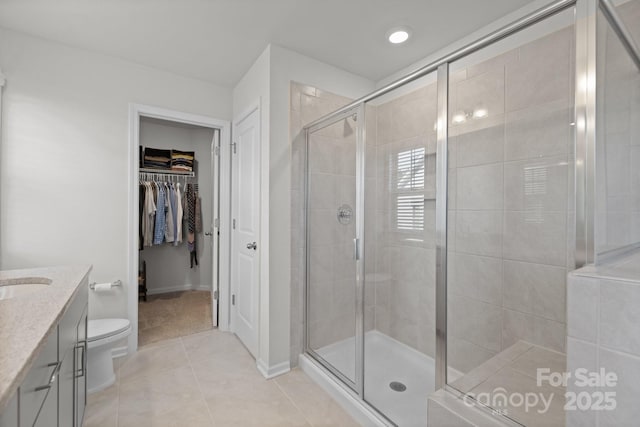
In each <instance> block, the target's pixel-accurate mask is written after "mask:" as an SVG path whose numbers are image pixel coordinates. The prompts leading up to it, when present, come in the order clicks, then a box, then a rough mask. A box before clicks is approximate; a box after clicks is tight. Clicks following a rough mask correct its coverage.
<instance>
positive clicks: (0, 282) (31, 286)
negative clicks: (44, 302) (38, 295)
mask: <svg viewBox="0 0 640 427" xmlns="http://www.w3.org/2000/svg"><path fill="white" fill-rule="evenodd" d="M50 284H51V279H48V278H46V277H16V278H13V279H0V300H3V299H9V298H15V297H17V296H20V295H26V294H29V293H31V292H34V291H38V290H41V289H43V287H45V286H49V285H50Z"/></svg>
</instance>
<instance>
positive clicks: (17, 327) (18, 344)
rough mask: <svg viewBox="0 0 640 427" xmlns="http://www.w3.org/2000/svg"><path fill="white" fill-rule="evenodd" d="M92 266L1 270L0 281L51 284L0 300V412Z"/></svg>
mask: <svg viewBox="0 0 640 427" xmlns="http://www.w3.org/2000/svg"><path fill="white" fill-rule="evenodd" d="M90 271H91V266H88V265H84V266H63V267H50V268H34V269H25V270H5V271H0V280H5V279H14V278H20V277H45V278H49V279H51V284H50V285H47V286H42V287H41V288H42V289H36V290H34V291H33V292H30V293H28V294H20V295H16V296H14V297H12V298H9V299H3V300H0V412H2V411H3V409H4V407H5V406H6V405H7V403H8V401H9V399H10V398H11V397H12V396H13V394H14V393H15V391H16V390H17V389H18V387H19V386H20V384H21V383H22V381H23V380H24V378H25V376H26V375H27V373H28V372H29V369H31V365H32V364H33V361H34V360H35V358H36V357H37V356H38V354H39V353H40V350H41V349H42V346H43V345H44V343H45V339H46V338H47V336H48V335H49V333H50V332H51V331H52V329H53V328H54V327H55V326H56V325H57V324H58V322H59V321H60V319H61V318H62V316H63V314H64V313H65V312H66V310H67V308H68V306H69V304H70V303H71V301H72V299H73V297H74V295H75V294H76V291H77V290H78V288H79V285H80V284H81V283H83V281H84V280H85V278H87V276H88V275H89V272H90Z"/></svg>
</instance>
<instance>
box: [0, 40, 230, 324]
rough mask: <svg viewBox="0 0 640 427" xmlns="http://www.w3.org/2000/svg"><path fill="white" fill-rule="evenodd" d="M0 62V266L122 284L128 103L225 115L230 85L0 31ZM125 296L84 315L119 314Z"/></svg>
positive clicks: (102, 301) (92, 304)
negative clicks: (61, 270)
mask: <svg viewBox="0 0 640 427" xmlns="http://www.w3.org/2000/svg"><path fill="white" fill-rule="evenodd" d="M0 68H2V70H3V72H4V74H5V75H6V77H7V84H6V86H5V88H4V96H3V110H2V124H3V126H2V145H1V147H0V268H2V269H12V268H23V267H30V266H45V265H56V264H87V263H88V264H93V266H94V269H93V273H92V275H91V280H95V281H98V282H102V281H110V280H114V279H121V280H123V282H125V285H126V286H129V285H130V284H128V283H126V279H127V257H128V251H129V248H128V247H127V246H128V234H127V233H128V232H129V231H128V229H127V218H128V209H129V206H128V192H129V191H130V188H129V184H128V182H127V180H128V177H127V175H128V172H127V171H128V157H129V151H128V123H127V122H128V112H129V110H128V108H129V103H130V102H135V103H141V104H147V105H155V106H160V107H165V108H169V109H173V110H178V111H184V112H189V113H195V114H200V115H206V116H210V117H214V118H220V119H226V120H229V119H230V118H231V91H230V90H229V89H226V88H222V87H219V86H215V85H212V84H209V83H206V82H203V81H199V80H195V79H190V78H184V77H181V76H177V75H174V74H171V73H167V72H164V71H160V70H156V69H152V68H148V67H144V66H140V65H137V64H134V63H131V62H127V61H123V60H120V59H117V58H113V57H109V56H105V55H100V54H95V53H91V52H88V51H84V50H81V49H76V48H71V47H68V46H65V45H62V44H58V43H54V42H49V41H45V40H43V39H39V38H35V37H31V36H27V35H23V34H21V33H17V32H14V31H10V30H5V29H0ZM131 285H133V286H136V284H135V283H134V284H131ZM126 294H127V293H126V290H125V289H121V290H117V291H114V293H113V294H111V295H109V294H101V295H100V298H99V299H96V298H94V296H93V295H91V296H90V300H89V316H90V317H91V318H96V317H107V316H122V317H125V316H126V314H127V306H126Z"/></svg>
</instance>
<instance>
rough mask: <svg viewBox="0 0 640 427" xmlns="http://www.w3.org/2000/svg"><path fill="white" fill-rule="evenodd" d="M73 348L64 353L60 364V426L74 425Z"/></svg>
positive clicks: (70, 426) (69, 426)
mask: <svg viewBox="0 0 640 427" xmlns="http://www.w3.org/2000/svg"><path fill="white" fill-rule="evenodd" d="M73 361H74V360H73V348H71V349H69V350H68V351H67V352H66V353H64V354H63V355H62V364H61V365H60V379H59V383H58V387H59V388H58V420H59V423H60V427H63V426H64V427H72V426H73V418H74V413H73V400H74V399H73V383H74V379H75V378H74V374H75V372H74V369H73V368H74V366H73Z"/></svg>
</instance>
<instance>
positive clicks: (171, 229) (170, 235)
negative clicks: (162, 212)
mask: <svg viewBox="0 0 640 427" xmlns="http://www.w3.org/2000/svg"><path fill="white" fill-rule="evenodd" d="M166 185H167V188H166V189H167V194H166V197H167V201H168V203H167V216H166V226H165V229H164V230H165V232H164V237H165V240H166V241H167V243H172V242H173V241H174V239H175V234H174V233H175V226H174V215H173V210H174V208H175V199H174V196H175V194H174V193H173V189H172V185H171V184H170V183H167V184H166Z"/></svg>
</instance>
